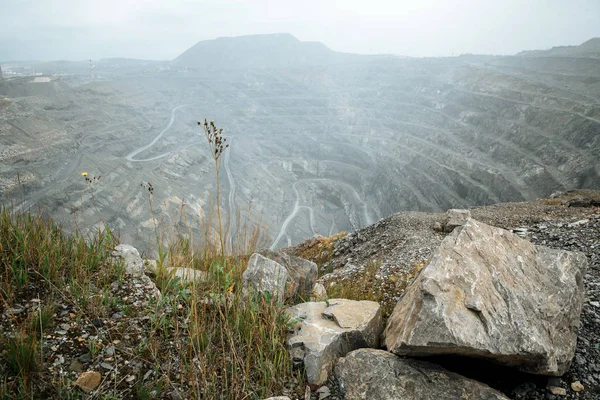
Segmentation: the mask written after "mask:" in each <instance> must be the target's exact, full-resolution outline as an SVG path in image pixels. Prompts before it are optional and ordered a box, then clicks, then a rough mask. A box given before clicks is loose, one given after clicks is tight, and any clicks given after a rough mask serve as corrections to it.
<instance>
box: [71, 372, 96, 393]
mask: <svg viewBox="0 0 600 400" xmlns="http://www.w3.org/2000/svg"><path fill="white" fill-rule="evenodd" d="M101 380H102V375H100V373H99V372H96V371H87V372H84V373H83V374H81V375H79V378H77V380H76V381H75V386H78V387H80V388H81V390H83V391H84V392H86V393H89V392H91V391H92V390H94V389H95V388H96V387H98V385H99V384H100V381H101Z"/></svg>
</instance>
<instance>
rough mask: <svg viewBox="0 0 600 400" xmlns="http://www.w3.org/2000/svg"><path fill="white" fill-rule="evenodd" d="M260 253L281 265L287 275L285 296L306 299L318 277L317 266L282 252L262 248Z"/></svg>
mask: <svg viewBox="0 0 600 400" xmlns="http://www.w3.org/2000/svg"><path fill="white" fill-rule="evenodd" d="M259 254H260V255H262V256H264V257H266V258H268V259H270V260H273V261H275V262H277V263H279V264H280V265H282V266H283V267H284V268H285V269H286V270H287V272H288V274H289V276H288V279H287V281H286V285H285V298H286V299H292V298H296V297H298V296H299V297H301V298H303V299H308V298H309V297H310V295H311V293H312V289H313V287H314V285H315V283H317V278H318V277H319V268H318V267H317V264H315V263H314V262H312V261H308V260H305V259H303V258H300V257H295V256H291V255H289V254H287V253H284V252H276V251H271V250H263V251H261V252H260V253H259Z"/></svg>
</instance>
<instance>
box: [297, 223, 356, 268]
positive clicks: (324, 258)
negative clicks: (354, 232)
mask: <svg viewBox="0 0 600 400" xmlns="http://www.w3.org/2000/svg"><path fill="white" fill-rule="evenodd" d="M345 236H346V232H340V233H338V234H336V235H333V236H327V237H324V236H319V237H316V238H312V239H309V240H307V241H305V242H303V243H302V244H300V245H299V246H298V247H297V249H296V251H295V253H296V255H297V256H298V257H300V258H304V259H306V260H310V261H312V262H314V263H315V264H317V265H318V266H319V267H320V266H322V265H323V264H325V263H327V262H328V261H329V260H331V258H332V257H333V248H334V243H335V241H336V240H338V239H341V238H343V237H345Z"/></svg>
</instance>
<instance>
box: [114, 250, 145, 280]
mask: <svg viewBox="0 0 600 400" xmlns="http://www.w3.org/2000/svg"><path fill="white" fill-rule="evenodd" d="M112 257H113V259H114V260H115V261H122V262H123V264H124V265H125V272H126V273H128V274H130V275H134V276H139V275H142V274H143V273H144V261H143V260H142V258H141V257H140V253H139V252H138V251H137V249H136V248H135V247H133V246H131V245H128V244H120V245H118V246H117V247H115V250H114V251H113V252H112Z"/></svg>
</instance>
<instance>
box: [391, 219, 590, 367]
mask: <svg viewBox="0 0 600 400" xmlns="http://www.w3.org/2000/svg"><path fill="white" fill-rule="evenodd" d="M586 267H587V259H586V257H585V256H584V255H583V254H581V253H576V252H567V251H562V250H554V249H549V248H546V247H541V246H535V245H533V244H531V243H530V242H528V241H526V240H523V239H520V238H519V237H517V236H516V235H514V234H512V233H510V232H508V231H506V230H503V229H500V228H495V227H491V226H488V225H485V224H483V223H481V222H477V221H475V220H473V219H470V220H469V221H468V222H467V223H466V224H465V225H464V227H462V228H460V229H456V230H455V231H454V232H453V233H452V234H451V235H449V236H448V237H446V238H445V239H444V241H443V242H442V244H441V245H440V247H439V248H438V249H437V250H436V251H435V253H434V255H433V257H432V260H431V262H430V263H429V265H428V266H426V267H425V269H424V270H423V271H422V272H421V274H420V275H419V276H418V277H417V279H416V280H415V281H414V282H413V284H412V285H411V286H410V287H409V288H408V289H407V290H406V291H405V294H404V296H403V298H402V299H401V300H400V301H399V302H398V304H397V305H396V307H395V309H394V311H393V313H392V315H391V316H390V319H389V321H388V325H387V327H386V331H385V333H384V336H385V344H386V346H387V348H388V349H389V350H390V351H392V352H394V353H396V354H398V355H414V356H426V355H435V354H456V355H463V356H474V357H481V358H487V359H492V360H494V361H495V362H498V363H501V364H504V365H508V366H513V367H516V368H518V369H520V370H522V371H524V372H529V373H535V374H542V375H555V376H560V375H562V374H563V373H564V372H566V370H567V369H568V368H569V366H570V364H571V361H572V359H573V356H574V354H575V345H576V329H577V327H578V325H579V318H580V312H581V308H582V301H583V276H584V274H585V270H586Z"/></svg>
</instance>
